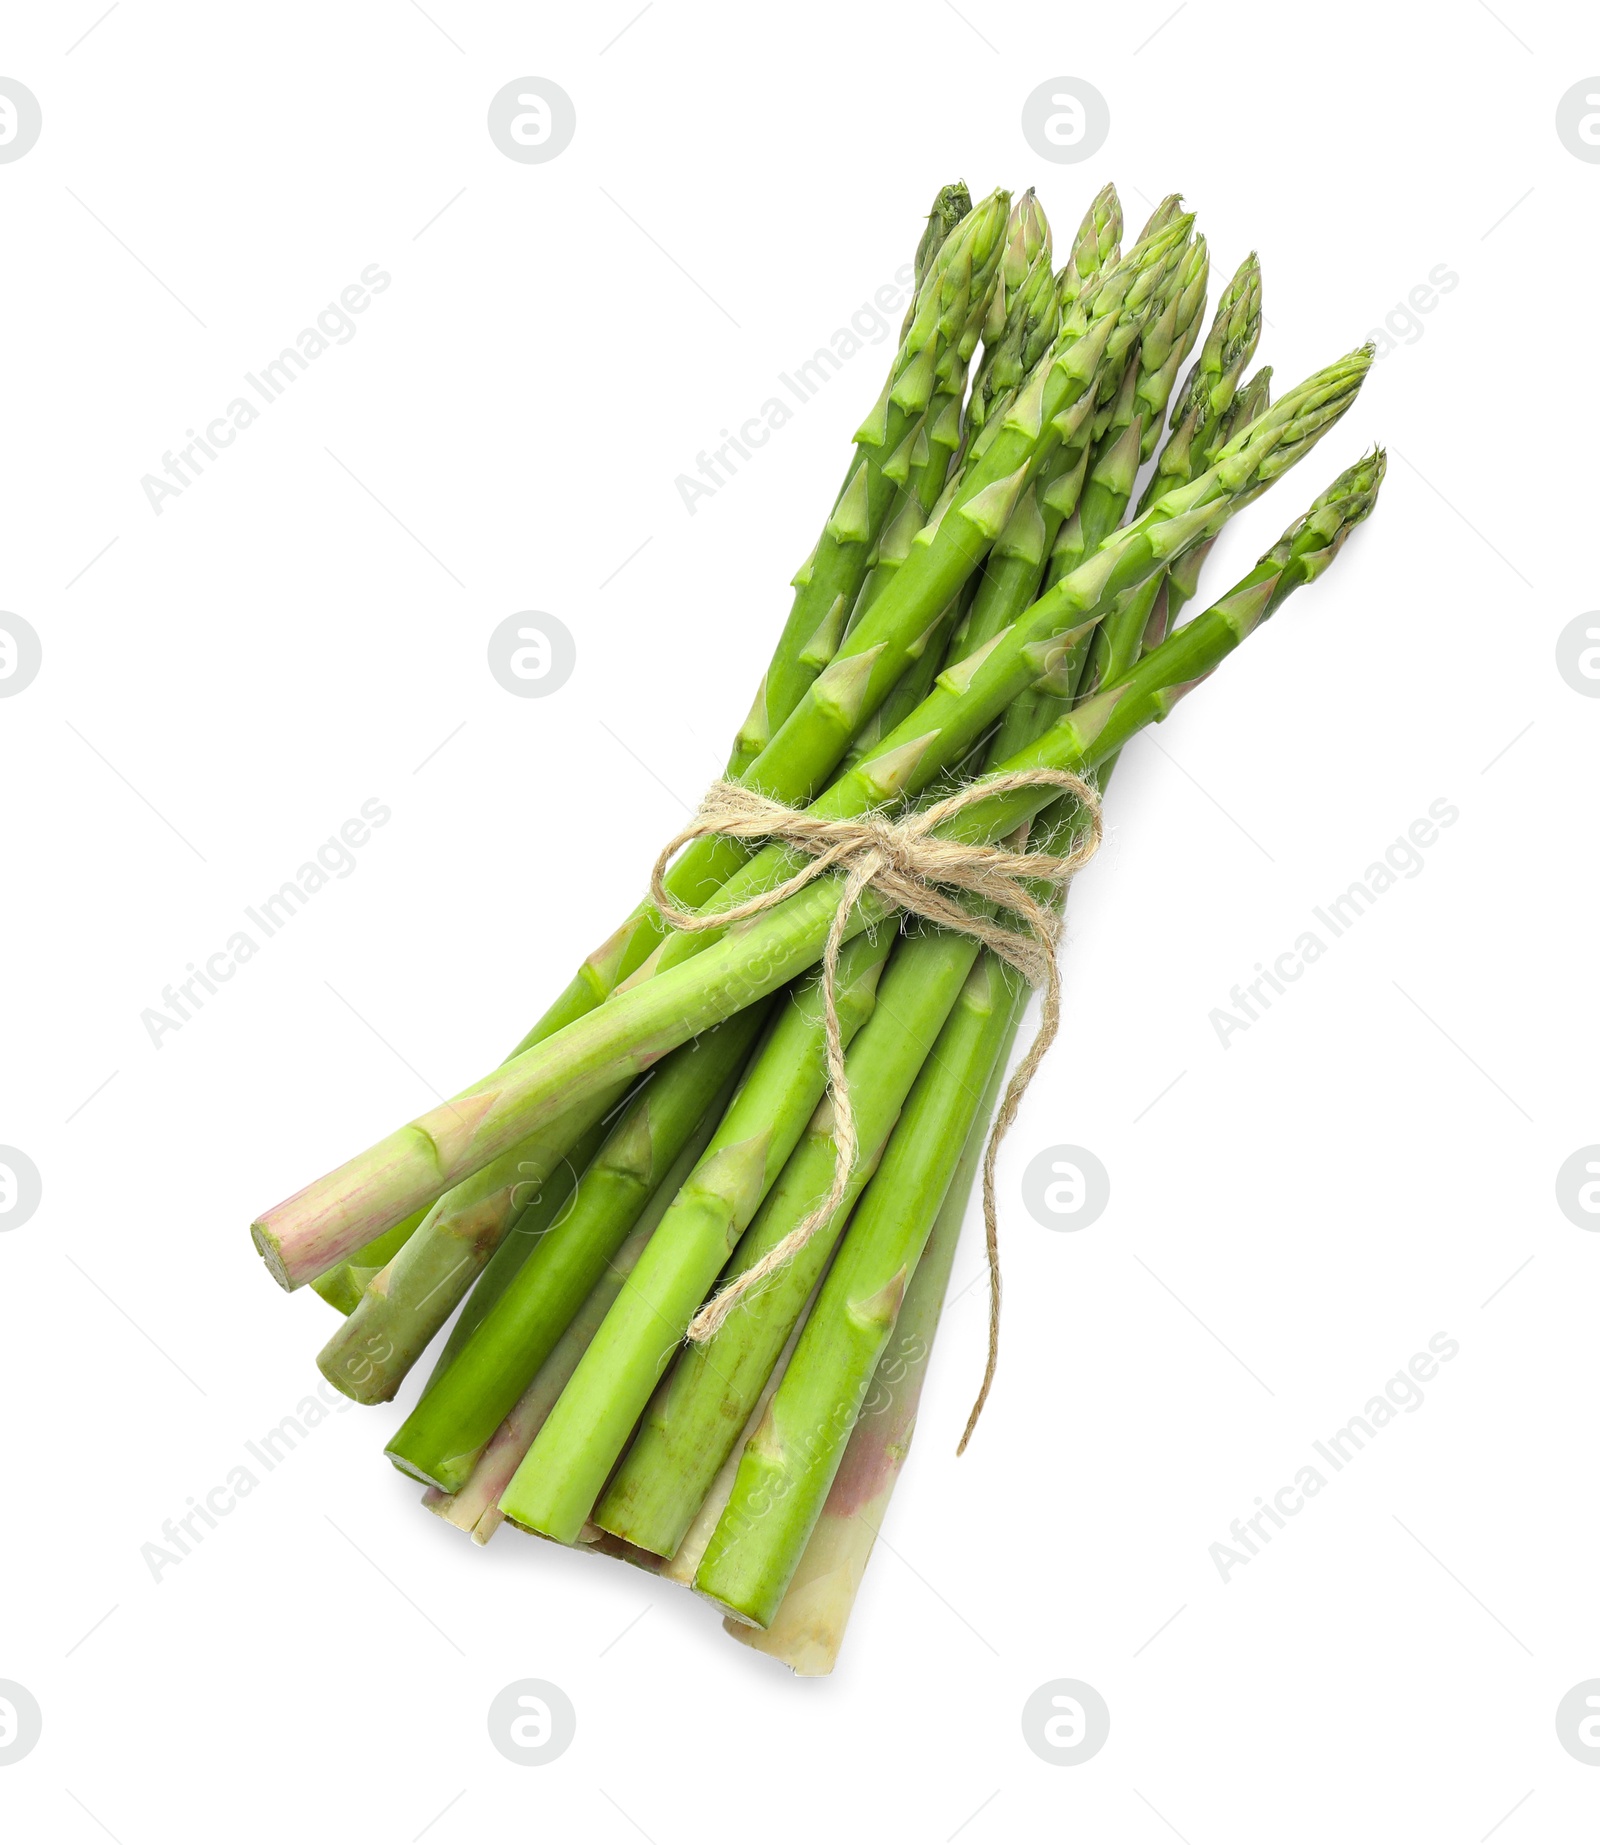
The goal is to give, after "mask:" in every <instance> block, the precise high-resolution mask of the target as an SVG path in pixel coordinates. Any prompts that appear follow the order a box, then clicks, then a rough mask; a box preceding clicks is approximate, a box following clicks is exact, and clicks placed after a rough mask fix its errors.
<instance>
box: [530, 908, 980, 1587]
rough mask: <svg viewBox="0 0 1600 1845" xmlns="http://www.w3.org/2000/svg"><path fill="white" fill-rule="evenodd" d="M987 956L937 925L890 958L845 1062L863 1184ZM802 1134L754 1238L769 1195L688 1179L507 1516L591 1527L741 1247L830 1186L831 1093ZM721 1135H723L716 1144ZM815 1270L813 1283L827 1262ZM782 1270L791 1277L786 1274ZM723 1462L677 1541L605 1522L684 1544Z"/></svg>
mask: <svg viewBox="0 0 1600 1845" xmlns="http://www.w3.org/2000/svg"><path fill="white" fill-rule="evenodd" d="M976 954H977V944H976V942H974V941H973V940H972V939H971V938H970V937H967V936H955V935H945V934H941V933H938V932H935V931H929V932H928V933H927V934H925V935H919V936H916V937H913V938H911V939H910V940H908V941H905V942H903V943H901V945H900V946H899V948H898V949H897V950H896V952H895V954H894V956H893V958H892V960H891V961H890V963H889V966H888V969H887V971H886V972H885V974H884V976H883V979H882V981H881V982H880V983H879V988H878V999H877V1005H876V1007H875V1008H874V1010H873V1013H872V1017H871V1018H870V1019H868V1020H867V1021H866V1023H865V1024H864V1025H863V1027H862V1029H861V1031H860V1033H859V1035H858V1036H857V1038H856V1040H855V1042H854V1043H853V1044H852V1045H851V1047H850V1050H849V1053H848V1055H847V1057H846V1060H845V1073H846V1077H847V1080H848V1081H849V1084H850V1093H851V1095H852V1097H853V1098H854V1099H855V1107H856V1113H857V1140H858V1146H859V1147H860V1149H861V1153H860V1154H859V1155H858V1161H857V1167H856V1171H855V1173H854V1174H852V1184H853V1187H854V1189H855V1190H859V1189H860V1186H861V1184H863V1183H864V1182H865V1180H866V1177H867V1175H868V1173H869V1172H870V1169H871V1165H872V1163H873V1162H874V1161H875V1158H876V1155H877V1152H878V1151H879V1150H880V1149H881V1145H882V1142H883V1140H884V1138H885V1137H886V1136H887V1134H888V1131H889V1129H890V1128H891V1127H892V1126H893V1124H894V1118H895V1115H896V1114H897V1113H898V1111H899V1108H900V1104H901V1102H902V1101H903V1100H904V1098H905V1095H906V1092H907V1090H908V1089H909V1088H910V1085H911V1081H912V1079H913V1078H914V1077H915V1075H916V1072H917V1069H918V1067H919V1066H920V1064H921V1062H922V1060H923V1058H924V1057H925V1056H926V1055H927V1052H928V1047H929V1046H930V1045H931V1044H932V1043H933V1041H934V1040H935V1038H936V1037H937V1036H938V1032H939V1029H940V1026H941V1024H942V1023H943V1019H944V1016H945V1014H946V1013H947V1012H948V1011H949V1009H950V1007H951V1006H952V1005H953V1004H954V1003H955V999H956V995H957V993H958V992H959V990H960V987H961V983H962V981H963V980H964V979H965V978H966V975H967V972H968V970H969V969H970V967H971V965H972V962H973V960H974V958H975V957H976ZM886 1053H887V1054H886ZM818 1062H819V1064H820V1058H819V1059H818ZM821 1087H822V1085H821V1083H820V1081H819V1082H818V1084H817V1086H816V1090H815V1091H814V1092H813V1098H812V1099H813V1104H814V1105H816V1104H817V1103H818V1101H819V1098H820V1096H821ZM743 1126H744V1124H743V1123H741V1128H743ZM721 1138H722V1135H721V1134H719V1136H718V1139H719V1140H720V1139H721ZM799 1138H800V1137H799V1134H798V1133H795V1134H794V1135H791V1136H789V1137H788V1145H787V1148H786V1153H787V1155H788V1157H787V1158H786V1160H785V1162H784V1163H783V1164H782V1167H781V1176H779V1172H778V1171H777V1170H776V1169H774V1170H773V1172H772V1176H773V1178H775V1179H776V1181H777V1182H776V1184H775V1185H771V1187H770V1190H768V1189H767V1188H766V1187H763V1190H764V1191H766V1195H767V1204H766V1205H765V1206H763V1207H762V1211H761V1228H760V1229H759V1230H756V1229H754V1228H753V1229H752V1230H751V1232H750V1233H749V1234H748V1235H745V1236H744V1238H743V1241H740V1235H741V1233H742V1232H744V1230H745V1226H746V1224H749V1223H750V1222H751V1219H752V1217H754V1216H755V1215H756V1211H755V1206H756V1205H758V1204H760V1202H761V1200H760V1198H759V1197H757V1198H755V1199H753V1200H752V1202H751V1208H750V1209H749V1210H747V1211H745V1212H744V1213H743V1216H742V1220H739V1221H735V1220H733V1219H732V1218H731V1217H730V1216H729V1214H728V1212H727V1211H726V1209H725V1208H724V1209H717V1208H713V1209H710V1210H706V1209H703V1208H700V1207H699V1205H698V1203H697V1201H695V1200H692V1199H690V1198H689V1197H688V1193H689V1192H690V1191H692V1189H693V1187H692V1186H691V1187H690V1188H686V1194H685V1198H686V1202H685V1208H684V1209H683V1210H682V1211H681V1212H678V1211H676V1210H674V1212H671V1213H669V1214H668V1216H667V1218H666V1219H665V1220H664V1221H663V1223H662V1225H661V1228H660V1229H659V1230H658V1231H657V1233H656V1237H655V1240H654V1241H653V1243H652V1245H651V1247H650V1249H649V1250H648V1251H646V1253H645V1256H644V1258H643V1260H642V1261H641V1262H640V1264H639V1266H638V1267H637V1268H636V1269H635V1270H634V1273H633V1275H632V1276H631V1277H630V1279H629V1284H628V1286H627V1288H626V1289H624V1291H623V1293H622V1295H621V1296H620V1297H619V1299H618V1301H617V1304H616V1306H615V1307H614V1308H613V1309H612V1311H611V1313H610V1315H609V1316H608V1317H607V1320H606V1323H605V1325H604V1326H603V1327H602V1328H601V1329H600V1332H599V1333H598V1334H597V1335H596V1337H595V1340H594V1342H593V1344H592V1345H591V1346H590V1348H589V1350H588V1352H587V1353H586V1354H585V1355H584V1358H583V1361H582V1362H581V1363H580V1365H579V1366H578V1369H577V1372H576V1373H575V1374H574V1376H573V1379H572V1382H571V1384H569V1385H568V1387H567V1391H566V1393H565V1395H564V1396H563V1397H562V1399H561V1402H560V1403H559V1404H558V1405H557V1406H556V1409H555V1411H554V1413H553V1414H552V1415H551V1417H550V1419H549V1421H548V1422H547V1423H546V1424H545V1426H544V1428H543V1429H542V1430H541V1431H540V1434H539V1438H538V1440H537V1441H536V1442H535V1443H534V1445H533V1447H532V1448H531V1449H530V1450H529V1453H528V1458H527V1461H526V1462H525V1463H524V1465H523V1468H522V1470H521V1471H520V1472H519V1473H518V1475H517V1477H516V1479H515V1480H514V1481H513V1482H512V1484H511V1487H510V1488H509V1489H508V1491H507V1493H506V1495H505V1497H504V1499H503V1500H502V1502H501V1503H502V1506H503V1509H504V1510H505V1512H506V1514H507V1516H508V1517H510V1518H512V1519H514V1520H515V1521H516V1523H518V1524H520V1525H525V1526H528V1527H529V1528H530V1529H533V1530H536V1531H540V1532H543V1533H544V1534H545V1535H546V1536H548V1537H553V1538H556V1539H558V1540H559V1541H560V1542H563V1543H570V1542H571V1541H572V1539H573V1537H574V1536H575V1535H576V1534H577V1532H578V1531H579V1530H581V1529H582V1527H583V1524H584V1522H585V1520H586V1519H587V1518H588V1517H589V1514H590V1510H591V1508H592V1507H593V1506H594V1503H595V1500H596V1499H597V1497H598V1496H599V1493H600V1489H601V1488H602V1487H603V1486H604V1484H605V1481H606V1476H607V1475H608V1474H609V1473H610V1471H611V1468H612V1466H613V1464H614V1463H615V1461H616V1459H617V1456H618V1455H619V1454H620V1453H621V1451H622V1448H623V1446H624V1444H625V1443H626V1441H627V1439H628V1437H629V1435H630V1434H631V1433H632V1431H633V1428H634V1425H635V1423H636V1422H637V1421H638V1419H639V1415H640V1412H641V1411H642V1410H643V1409H644V1407H645V1405H646V1403H648V1401H649V1400H650V1394H651V1392H652V1391H653V1390H654V1389H655V1387H656V1384H657V1382H658V1381H659V1379H660V1377H661V1374H662V1372H663V1371H664V1370H665V1369H666V1367H667V1365H668V1363H669V1362H670V1360H671V1358H672V1356H673V1354H674V1352H675V1351H676V1350H677V1347H678V1344H679V1342H680V1341H681V1339H682V1338H683V1335H684V1332H685V1331H686V1330H687V1328H688V1326H689V1323H690V1321H691V1320H692V1319H693V1318H694V1316H695V1314H696V1312H697V1311H698V1309H699V1307H700V1304H701V1302H702V1301H703V1300H704V1298H705V1295H706V1290H707V1289H708V1288H709V1287H710V1285H711V1283H712V1282H713V1281H714V1280H715V1279H716V1276H717V1273H718V1271H719V1270H720V1269H721V1268H722V1266H723V1264H724V1263H725V1262H726V1261H727V1259H728V1255H729V1253H730V1251H731V1250H732V1249H733V1247H734V1245H735V1243H736V1242H737V1243H738V1245H739V1249H740V1252H741V1256H742V1255H743V1252H744V1251H745V1250H746V1248H748V1247H751V1246H752V1244H751V1238H752V1237H754V1238H755V1246H759V1248H760V1249H761V1250H762V1251H763V1252H764V1251H765V1249H766V1248H768V1247H770V1246H771V1245H772V1244H773V1243H775V1242H776V1241H777V1240H778V1239H779V1238H780V1236H781V1235H782V1234H784V1233H785V1232H786V1231H788V1230H790V1229H793V1228H794V1226H795V1225H796V1224H797V1223H799V1222H800V1221H802V1220H803V1219H804V1218H805V1217H806V1216H807V1215H808V1214H809V1213H810V1211H811V1210H812V1208H813V1207H814V1206H815V1205H817V1204H818V1203H819V1202H820V1201H821V1199H822V1198H824V1197H825V1196H826V1195H827V1192H828V1188H829V1184H830V1182H831V1180H832V1177H833V1162H834V1153H835V1146H834V1139H833V1116H832V1106H831V1103H830V1102H828V1101H821V1102H820V1105H819V1106H816V1112H815V1114H813V1115H812V1117H811V1121H810V1125H809V1127H808V1128H807V1129H806V1133H805V1139H804V1140H803V1141H800V1144H799V1146H798V1147H796V1141H797V1140H799ZM715 1145H716V1143H715V1142H714V1143H713V1148H715ZM708 1159H709V1156H708ZM769 1183H770V1182H769ZM847 1210H848V1207H845V1209H843V1210H841V1211H840V1212H839V1213H838V1216H837V1218H836V1220H835V1221H836V1222H839V1223H842V1222H843V1219H844V1217H845V1215H846V1214H847ZM827 1240H828V1231H827V1230H826V1229H823V1230H819V1231H818V1232H817V1234H816V1235H814V1236H813V1237H812V1239H811V1242H810V1243H809V1244H808V1245H807V1247H806V1250H805V1251H804V1252H803V1254H804V1255H805V1256H807V1257H810V1258H811V1259H812V1260H813V1262H814V1263H820V1261H821V1260H822V1255H821V1250H822V1247H823V1246H824V1245H825V1243H826V1242H827ZM791 1267H796V1265H791ZM811 1274H812V1279H815V1274H816V1268H815V1266H813V1268H812V1270H811ZM783 1279H785V1280H787V1279H788V1271H785V1274H784V1277H783ZM809 1287H810V1283H809V1282H807V1283H805V1285H804V1287H803V1288H802V1289H801V1295H800V1298H801V1299H802V1300H803V1299H804V1298H805V1294H806V1292H808V1291H809ZM782 1344H783V1337H782V1336H780V1337H779V1339H778V1341H777V1347H775V1348H774V1349H773V1351H772V1352H770V1353H769V1354H768V1356H767V1362H766V1368H765V1369H764V1370H763V1371H762V1372H761V1375H760V1376H759V1377H757V1378H756V1380H755V1384H754V1388H753V1389H751V1390H749V1391H748V1392H744V1390H743V1379H742V1378H738V1379H736V1378H734V1377H732V1376H724V1377H723V1380H722V1381H723V1382H724V1384H725V1386H726V1388H727V1391H728V1394H729V1397H730V1399H732V1398H733V1397H734V1396H736V1395H742V1399H743V1400H742V1407H740V1408H739V1409H738V1410H737V1418H738V1420H737V1422H736V1423H735V1426H734V1428H733V1430H732V1431H730V1440H731V1438H732V1435H733V1434H737V1432H738V1426H739V1424H742V1422H743V1419H744V1416H745V1415H746V1414H747V1413H748V1411H749V1407H750V1403H751V1402H752V1401H753V1400H754V1396H755V1393H756V1391H758V1390H759V1389H760V1386H761V1382H762V1380H763V1379H764V1378H765V1376H766V1372H767V1371H768V1370H770V1369H771V1366H772V1362H773V1360H774V1359H775V1358H776V1356H777V1350H778V1348H781V1346H782ZM713 1371H714V1372H715V1365H714V1364H713ZM721 1458H722V1457H721V1455H718V1457H717V1459H716V1461H715V1462H713V1463H712V1465H711V1466H710V1468H709V1469H708V1470H707V1472H706V1474H705V1477H704V1478H703V1479H702V1480H701V1482H700V1494H699V1496H698V1497H696V1499H695V1501H694V1505H691V1506H689V1507H688V1509H687V1513H686V1515H685V1516H684V1518H683V1520H682V1525H681V1526H680V1527H679V1529H678V1530H676V1531H675V1532H674V1533H673V1536H672V1540H671V1542H670V1543H668V1544H666V1545H661V1544H657V1543H654V1542H651V1541H649V1540H648V1539H644V1538H640V1537H637V1536H636V1535H635V1533H634V1532H633V1530H632V1529H631V1528H629V1529H621V1530H619V1529H618V1526H617V1525H615V1524H610V1523H606V1525H605V1528H606V1529H609V1530H612V1531H613V1532H615V1533H616V1534H617V1535H620V1536H622V1537H626V1538H629V1539H630V1540H632V1541H633V1542H635V1543H639V1544H640V1545H641V1547H642V1548H645V1549H650V1550H656V1551H660V1552H663V1553H665V1552H670V1551H671V1550H673V1549H676V1547H677V1542H678V1539H679V1538H680V1537H681V1536H682V1534H683V1527H685V1526H687V1524H688V1521H689V1518H691V1517H692V1516H693V1513H694V1510H695V1507H696V1506H698V1504H699V1500H700V1498H701V1497H703V1496H704V1492H705V1487H706V1486H707V1485H708V1484H709V1481H710V1476H711V1475H712V1474H714V1473H715V1472H716V1468H717V1466H718V1465H720V1462H721Z"/></svg>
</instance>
